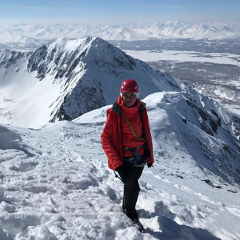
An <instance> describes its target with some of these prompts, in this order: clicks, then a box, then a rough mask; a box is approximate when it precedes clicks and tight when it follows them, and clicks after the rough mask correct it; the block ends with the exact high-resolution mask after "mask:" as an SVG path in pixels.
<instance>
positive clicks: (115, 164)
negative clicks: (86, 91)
mask: <svg viewBox="0 0 240 240" xmlns="http://www.w3.org/2000/svg"><path fill="white" fill-rule="evenodd" d="M138 93H139V87H138V84H137V82H136V81H135V80H133V79H126V80H124V81H123V82H122V84H121V87H120V96H119V98H118V100H117V101H116V102H115V103H114V104H113V106H112V108H110V109H108V110H107V121H106V124H105V127H104V130H103V133H102V135H101V142H102V147H103V150H104V151H105V153H106V155H107V157H108V166H109V168H110V169H112V170H115V171H117V172H118V174H119V175H120V178H121V180H122V182H123V183H124V196H123V204H122V208H123V212H124V213H125V214H126V215H127V216H128V217H129V218H130V219H131V220H132V221H133V222H134V221H139V220H138V214H137V211H136V209H135V207H136V203H137V199H138V195H139V191H140V187H139V184H138V179H139V178H140V176H141V174H142V171H143V168H144V165H146V164H147V166H148V167H151V166H152V165H153V162H154V158H153V147H152V137H151V133H150V126H149V121H148V115H147V111H146V108H145V105H146V104H145V103H143V102H142V101H140V99H139V98H138Z"/></svg>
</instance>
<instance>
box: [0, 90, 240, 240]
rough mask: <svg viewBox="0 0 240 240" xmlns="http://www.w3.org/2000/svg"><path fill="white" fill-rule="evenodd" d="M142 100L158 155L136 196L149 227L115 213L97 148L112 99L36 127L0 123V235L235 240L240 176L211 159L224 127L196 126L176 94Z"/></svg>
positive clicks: (63, 239) (110, 180)
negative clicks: (138, 226)
mask: <svg viewBox="0 0 240 240" xmlns="http://www.w3.org/2000/svg"><path fill="white" fill-rule="evenodd" d="M143 101H144V102H146V104H147V110H148V115H149V121H150V126H151V132H152V138H153V146H154V157H155V163H154V167H152V168H147V167H146V168H145V169H144V172H143V175H142V177H141V179H140V187H141V191H140V196H139V200H138V203H137V209H139V211H138V212H139V216H140V220H141V222H142V223H143V225H144V226H145V228H146V233H144V234H142V233H140V232H139V231H137V230H136V228H135V227H134V226H133V224H132V223H131V221H130V220H129V219H128V218H127V217H126V216H125V215H124V214H123V213H122V211H121V201H122V195H123V185H122V183H121V181H120V180H119V179H117V178H115V177H114V174H113V172H112V171H111V170H110V169H108V167H107V158H106V155H105V154H104V152H103V150H102V147H101V141H100V135H101V133H102V130H103V127H104V124H105V121H106V110H107V109H108V108H109V107H110V105H109V106H105V107H103V108H100V109H96V110H93V111H91V112H88V113H86V114H83V115H82V116H80V117H79V118H77V119H75V120H74V121H72V122H70V121H61V122H57V123H49V124H47V125H46V126H45V127H43V128H41V129H38V130H34V129H29V128H20V127H16V126H10V125H6V124H5V125H4V124H2V125H1V126H0V239H1V240H2V239H4V240H13V239H15V240H56V239H58V240H70V239H71V240H75V239H80V240H85V239H86V240H87V239H98V240H113V239H118V240H120V239H122V240H126V239H128V240H141V239H142V240H150V239H158V240H206V239H207V240H219V239H222V240H239V239H240V225H239V222H240V210H239V209H240V193H239V192H240V189H239V175H238V177H237V175H235V177H236V178H235V180H234V179H232V176H234V175H233V173H231V171H230V170H227V169H228V168H226V167H224V164H225V163H226V161H225V160H226V159H225V160H224V159H222V160H221V161H220V162H219V163H218V162H216V161H215V160H216V158H214V157H216V156H217V155H218V154H219V156H221V155H222V154H223V152H222V151H223V150H222V140H221V138H222V139H223V136H224V132H222V130H219V132H218V135H215V134H214V136H210V135H209V134H207V133H205V132H204V131H202V130H201V128H199V127H198V126H197V124H195V123H196V122H195V121H194V116H193V113H192V112H191V111H189V108H190V107H189V106H188V105H187V104H186V103H185V99H184V95H183V94H182V93H179V92H170V91H169V92H161V93H154V94H151V95H149V96H148V97H146V98H145V99H143ZM203 104H204V103H203ZM205 104H206V106H207V107H210V103H209V102H205ZM220 111H223V110H221V109H220V108H219V112H218V114H219V113H220ZM183 115H185V117H186V119H189V121H188V120H187V123H185V122H184V121H183V120H182V119H183ZM221 116H222V117H223V118H224V119H225V121H226V122H227V121H228V116H227V115H226V114H225V113H224V112H222V114H221ZM225 140H226V142H227V143H228V144H229V146H231V145H232V143H231V141H230V138H226V139H225ZM236 149H237V148H236ZM231 154H233V153H231V152H230V153H228V152H227V151H226V155H225V156H224V158H227V164H229V165H231V167H232V169H240V167H239V156H240V155H239V151H238V155H237V157H238V159H235V160H234V158H233V157H231ZM211 155H212V157H213V158H212V160H211ZM221 165H222V166H221ZM237 178H238V180H237ZM237 181H238V183H237Z"/></svg>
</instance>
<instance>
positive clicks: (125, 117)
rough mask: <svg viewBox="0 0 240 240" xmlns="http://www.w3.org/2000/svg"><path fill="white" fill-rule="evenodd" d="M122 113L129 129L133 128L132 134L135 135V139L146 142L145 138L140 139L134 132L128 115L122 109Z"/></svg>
mask: <svg viewBox="0 0 240 240" xmlns="http://www.w3.org/2000/svg"><path fill="white" fill-rule="evenodd" d="M121 112H122V114H123V117H124V119H125V120H126V122H127V123H128V125H129V127H130V128H131V130H132V133H133V135H134V136H135V138H136V139H137V140H139V141H144V140H145V139H144V138H140V137H139V136H138V135H137V134H136V133H135V131H134V129H133V127H132V125H131V123H130V122H129V120H128V119H127V116H126V114H125V113H124V111H123V109H122V108H121Z"/></svg>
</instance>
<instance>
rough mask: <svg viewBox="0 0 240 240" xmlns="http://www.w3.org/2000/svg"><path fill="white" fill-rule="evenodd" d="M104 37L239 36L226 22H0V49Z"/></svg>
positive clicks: (237, 30)
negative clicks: (62, 40)
mask: <svg viewBox="0 0 240 240" xmlns="http://www.w3.org/2000/svg"><path fill="white" fill-rule="evenodd" d="M89 35H92V36H97V37H100V38H103V39H105V40H126V41H135V40H147V39H162V38H192V39H203V38H208V39H224V38H231V37H239V28H238V27H236V26H231V25H227V24H217V25H216V24H215V23H198V24H197V23H189V22H183V21H180V20H173V21H168V22H166V23H158V22H156V23H153V24H147V23H145V24H124V25H110V24H109V25H100V26H88V25H84V24H52V25H50V24H49V25H46V24H25V23H19V24H8V25H3V24H2V25H0V48H13V49H26V48H27V49H32V48H33V46H34V47H36V46H40V45H42V44H47V43H50V42H53V41H54V40H55V39H58V38H70V39H74V38H84V37H87V36H89Z"/></svg>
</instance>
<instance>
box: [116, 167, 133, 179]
mask: <svg viewBox="0 0 240 240" xmlns="http://www.w3.org/2000/svg"><path fill="white" fill-rule="evenodd" d="M115 171H117V172H118V174H119V175H120V177H121V179H122V181H123V183H125V182H126V181H127V180H128V178H129V176H130V173H129V170H128V169H127V168H125V167H124V166H123V165H121V166H119V167H117V168H116V169H115Z"/></svg>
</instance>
